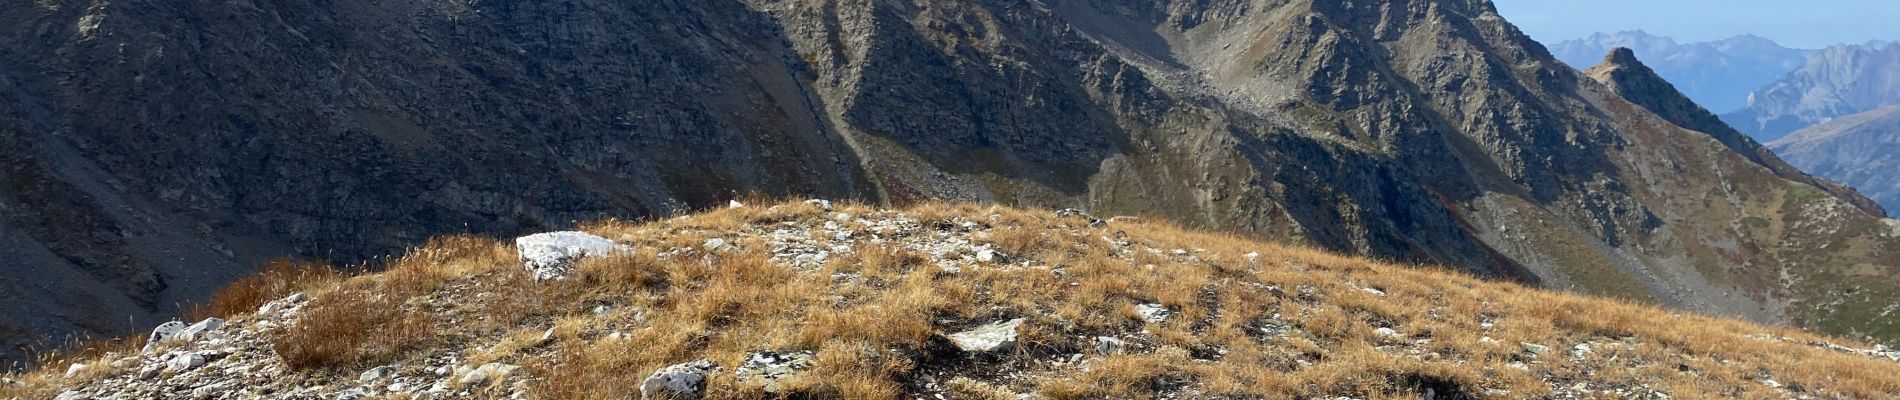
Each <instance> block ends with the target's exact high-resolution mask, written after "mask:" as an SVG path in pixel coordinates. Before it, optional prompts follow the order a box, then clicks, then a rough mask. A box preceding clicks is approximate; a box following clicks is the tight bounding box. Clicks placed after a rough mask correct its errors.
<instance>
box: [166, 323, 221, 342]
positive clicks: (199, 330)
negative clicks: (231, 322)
mask: <svg viewBox="0 0 1900 400" xmlns="http://www.w3.org/2000/svg"><path fill="white" fill-rule="evenodd" d="M223 327H224V319H222V318H217V317H212V318H205V320H203V321H198V323H196V324H191V326H187V327H185V329H181V330H179V331H178V335H177V336H176V337H177V338H178V340H181V341H185V342H192V341H196V340H199V339H204V338H205V337H204V336H205V334H206V333H210V332H212V331H216V330H218V329H219V328H223Z"/></svg>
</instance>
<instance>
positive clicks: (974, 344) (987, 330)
mask: <svg viewBox="0 0 1900 400" xmlns="http://www.w3.org/2000/svg"><path fill="white" fill-rule="evenodd" d="M1024 321H1025V319H1022V318H1017V319H1012V320H1008V321H1002V322H996V323H991V324H988V325H983V326H979V327H976V328H974V329H970V330H967V331H963V332H957V333H953V334H950V335H949V336H948V337H949V339H950V342H951V343H954V344H956V345H957V348H958V349H962V350H963V351H967V352H971V353H986V352H991V351H996V350H998V349H1002V348H1004V347H1008V346H1009V345H1011V344H1014V343H1016V335H1017V329H1018V328H1021V327H1022V325H1023V322H1024Z"/></svg>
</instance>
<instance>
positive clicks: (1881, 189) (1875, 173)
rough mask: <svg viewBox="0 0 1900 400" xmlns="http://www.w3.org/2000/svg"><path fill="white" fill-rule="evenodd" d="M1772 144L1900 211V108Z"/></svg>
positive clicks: (1799, 161) (1777, 150)
mask: <svg viewBox="0 0 1900 400" xmlns="http://www.w3.org/2000/svg"><path fill="white" fill-rule="evenodd" d="M1768 145H1769V146H1770V147H1772V148H1774V150H1775V153H1776V154H1780V155H1781V156H1782V157H1783V158H1786V159H1787V160H1788V162H1789V163H1793V164H1794V165H1797V166H1800V167H1801V169H1802V170H1806V171H1813V172H1814V174H1816V175H1820V176H1824V177H1827V178H1828V179H1834V180H1838V181H1840V182H1842V183H1846V184H1848V185H1852V186H1854V187H1855V188H1859V189H1860V190H1861V191H1863V192H1865V193H1867V196H1868V197H1872V198H1873V199H1874V200H1876V201H1879V202H1880V203H1881V204H1883V205H1885V206H1886V207H1887V208H1888V209H1890V210H1891V209H1900V173H1896V171H1900V106H1887V107H1882V108H1878V109H1874V110H1873V111H1868V112H1864V113H1860V114H1854V115H1849V116H1845V117H1840V118H1835V119H1834V120H1832V121H1829V122H1827V123H1824V124H1820V125H1816V126H1814V127H1810V128H1807V129H1802V130H1800V131H1798V132H1795V133H1793V134H1790V135H1788V136H1787V137H1783V138H1781V140H1776V141H1775V142H1773V143H1769V144H1768Z"/></svg>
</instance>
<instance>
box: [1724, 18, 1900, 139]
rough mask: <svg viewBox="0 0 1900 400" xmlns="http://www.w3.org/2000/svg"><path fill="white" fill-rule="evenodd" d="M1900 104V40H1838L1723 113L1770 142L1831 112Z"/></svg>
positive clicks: (1835, 115) (1831, 115)
mask: <svg viewBox="0 0 1900 400" xmlns="http://www.w3.org/2000/svg"><path fill="white" fill-rule="evenodd" d="M1896 104H1900V44H1896V43H1886V42H1871V43H1867V44H1862V45H1851V44H1844V45H1837V46H1834V47H1829V48H1827V49H1823V50H1820V51H1816V52H1814V54H1811V55H1809V56H1808V61H1807V62H1806V63H1805V64H1803V65H1802V66H1801V69H1798V70H1795V71H1794V72H1792V73H1789V74H1788V76H1785V77H1782V78H1781V79H1780V80H1777V81H1775V82H1774V83H1771V84H1769V85H1768V86H1764V87H1762V88H1761V89H1758V90H1756V91H1755V92H1754V93H1753V94H1750V95H1749V97H1748V108H1745V109H1742V110H1740V111H1736V112H1734V113H1730V114H1726V115H1723V116H1722V119H1724V120H1726V121H1728V122H1729V123H1730V124H1733V125H1735V127H1736V128H1737V129H1741V130H1742V132H1747V133H1748V134H1749V135H1752V136H1754V137H1755V138H1756V139H1760V140H1762V141H1766V142H1771V141H1775V140H1776V139H1780V138H1781V137H1782V136H1786V135H1787V134H1789V133H1792V132H1794V131H1798V130H1801V129H1804V128H1807V127H1810V126H1814V125H1817V124H1820V123H1823V122H1827V121H1829V120H1832V119H1834V118H1838V117H1844V116H1848V115H1853V114H1858V113H1862V112H1866V111H1869V110H1873V109H1875V108H1880V107H1883V106H1889V105H1896Z"/></svg>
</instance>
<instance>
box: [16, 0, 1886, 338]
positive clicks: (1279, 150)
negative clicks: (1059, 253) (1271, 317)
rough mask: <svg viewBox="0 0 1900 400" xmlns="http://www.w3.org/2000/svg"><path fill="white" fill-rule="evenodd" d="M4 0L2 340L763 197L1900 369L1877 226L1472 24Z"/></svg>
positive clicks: (927, 9)
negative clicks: (1285, 265) (1281, 261)
mask: <svg viewBox="0 0 1900 400" xmlns="http://www.w3.org/2000/svg"><path fill="white" fill-rule="evenodd" d="M4 1H6V2H5V3H0V6H3V7H4V8H5V9H8V10H21V12H11V13H6V15H0V26H5V27H6V28H4V29H6V31H5V32H4V36H0V87H4V88H7V90H6V91H5V92H4V94H5V95H6V97H0V99H4V101H0V140H4V141H6V143H8V144H9V148H20V149H31V151H24V152H9V153H7V154H0V165H4V166H6V168H5V169H0V173H4V174H5V176H4V177H3V179H0V182H4V183H6V184H9V185H12V186H11V187H12V188H13V190H10V191H7V192H4V194H0V216H4V217H5V218H6V219H5V220H4V223H0V228H4V229H3V231H4V233H5V234H6V235H8V236H7V238H8V239H7V240H6V241H4V242H0V253H4V254H7V255H9V256H10V257H9V258H8V259H9V260H10V261H9V262H7V263H5V264H0V267H4V268H5V269H4V270H0V272H4V273H3V274H0V276H4V277H5V279H3V280H0V285H5V286H4V287H5V288H6V290H7V292H9V293H19V294H21V295H17V296H7V297H5V298H0V308H3V309H5V310H8V311H17V312H9V313H8V315H14V316H17V317H12V319H9V320H6V321H0V323H3V324H4V325H5V326H4V329H0V340H5V341H6V342H8V343H10V344H13V345H18V344H20V343H25V342H30V341H31V339H30V338H31V337H32V336H33V335H37V334H62V333H78V332H106V331H115V330H116V331H123V330H127V329H132V327H133V326H149V325H152V324H154V323H156V322H159V321H160V320H162V319H164V318H165V316H167V315H171V314H173V313H174V311H175V309H174V307H175V305H176V304H180V303H183V302H188V301H190V300H192V299H200V298H203V296H205V295H206V294H208V293H209V292H210V291H211V290H212V288H213V287H216V286H217V284H219V283H222V282H225V281H229V280H231V279H234V278H235V277H237V276H240V275H242V273H243V271H245V270H247V269H249V268H251V267H250V266H251V265H255V263H256V262H258V261H262V260H266V259H269V258H272V257H276V256H280V255H283V254H294V255H299V256H302V257H306V258H319V259H330V260H333V261H338V262H343V263H350V262H356V261H358V260H364V259H374V258H376V257H378V256H382V255H388V254H394V253H396V252H398V251H400V249H403V248H406V247H408V246H413V245H415V244H417V243H420V242H421V241H423V240H424V239H425V238H427V237H430V236H433V235H436V234H443V233H475V234H485V235H494V236H514V235H518V234H523V233H529V232H535V231H544V230H550V229H557V228H560V227H563V226H566V225H570V224H571V223H572V221H577V220H588V219H595V218H602V217H613V216H621V217H639V216H657V215H668V214H670V213H673V212H675V211H674V210H681V209H693V208H700V207H706V206H712V205H719V204H724V202H726V201H727V200H730V199H731V198H732V197H733V193H735V192H747V191H758V192H762V193H766V194H776V195H793V194H797V195H808V196H816V197H826V198H837V199H857V200H864V201H874V202H880V203H888V204H906V203H911V202H917V201H923V200H929V199H954V200H964V201H980V202H994V203H1005V204H1022V205H1035V206H1049V207H1078V208H1086V209H1090V210H1095V211H1098V212H1103V213H1112V214H1125V215H1144V216H1148V217H1151V218H1166V219H1171V220H1176V221H1181V222H1182V223H1184V224H1188V225H1190V226H1196V227H1204V228H1210V229H1218V230H1224V231H1231V232H1241V233H1244V234H1248V235H1257V236H1262V237H1273V238H1280V239H1282V240H1289V241H1295V242H1300V243H1307V244H1311V245H1315V246H1320V247H1322V248H1325V249H1329V250H1333V251H1339V252H1344V253H1351V254H1359V255H1365V256H1371V257H1379V258H1385V259H1393V260H1404V261H1407V262H1416V263H1429V264H1439V265H1450V266H1454V267H1456V268H1459V269H1460V270H1463V271H1468V272H1470V273H1473V274H1476V275H1480V276H1486V277H1491V278H1495V279H1507V280H1516V281H1521V282H1527V283H1535V284H1541V285H1545V286H1547V287H1551V288H1558V289H1567V290H1576V291H1581V292H1587V293H1595V294H1602V295H1607V296H1616V297H1622V298H1629V299H1636V300H1640V301H1645V302H1651V303H1655V304H1663V305H1668V306H1672V307H1678V308H1683V309H1693V310H1701V311H1707V312H1711V313H1717V314H1723V315H1732V316H1741V317H1747V318H1750V319H1753V320H1757V321H1762V322H1771V323H1793V324H1798V325H1801V326H1807V327H1813V328H1816V329H1821V330H1825V331H1828V332H1836V333H1842V334H1850V335H1869V336H1875V337H1883V338H1887V337H1900V330H1897V329H1900V326H1896V325H1894V324H1895V321H1893V320H1891V319H1882V318H1875V317H1874V316H1877V315H1882V313H1883V310H1890V309H1891V307H1892V305H1893V304H1892V299H1896V298H1900V295H1896V294H1900V292H1896V290H1897V289H1896V287H1900V285H1894V284H1891V283H1887V282H1891V280H1890V279H1885V278H1886V277H1890V276H1892V275H1893V273H1894V272H1895V269H1896V268H1900V266H1896V265H1895V263H1896V262H1900V261H1896V260H1900V256H1895V254H1896V252H1900V248H1897V247H1896V245H1894V243H1895V241H1896V240H1900V239H1897V238H1895V237H1894V235H1893V234H1892V232H1890V230H1889V229H1888V228H1887V227H1886V226H1885V225H1884V224H1883V223H1881V222H1880V218H1879V215H1878V214H1877V213H1874V212H1870V211H1869V209H1868V208H1866V207H1864V203H1865V202H1863V201H1861V199H1860V198H1858V196H1849V195H1847V194H1844V192H1842V191H1838V190H1833V189H1831V188H1828V187H1824V186H1821V185H1818V184H1817V183H1816V181H1814V180H1812V179H1811V178H1808V177H1806V176H1805V175H1802V174H1795V173H1790V172H1789V171H1786V170H1784V169H1781V168H1780V167H1779V166H1777V164H1776V162H1774V161H1773V160H1772V155H1761V154H1747V153H1738V152H1737V150H1736V149H1737V148H1738V147H1737V146H1738V144H1737V143H1729V142H1724V141H1723V140H1721V138H1720V137H1719V136H1721V135H1720V133H1719V132H1716V133H1711V132H1702V131H1697V130H1694V129H1693V128H1690V129H1685V126H1683V125H1678V123H1687V122H1680V121H1672V120H1671V118H1669V117H1668V116H1667V115H1664V114H1666V113H1662V112H1660V111H1656V110H1651V109H1649V108H1646V107H1645V106H1644V105H1641V104H1638V103H1637V102H1632V101H1631V100H1630V99H1642V98H1670V97H1672V96H1674V97H1680V95H1679V94H1677V93H1674V92H1673V89H1668V90H1667V91H1665V89H1666V88H1662V87H1651V88H1647V89H1644V90H1654V91H1661V92H1655V93H1649V92H1644V93H1635V92H1618V91H1616V90H1614V89H1612V88H1611V87H1610V86H1606V85H1605V84H1603V83H1601V82H1598V81H1596V80H1593V79H1590V77H1588V76H1586V75H1584V74H1582V73H1580V72H1579V71H1576V70H1574V69H1572V68H1569V67H1566V66H1564V65H1562V64H1561V63H1559V62H1557V61H1556V59H1554V58H1553V57H1551V55H1550V54H1549V53H1548V52H1547V51H1546V50H1545V48H1544V47H1543V46H1541V45H1539V44H1537V43H1535V42H1533V41H1531V40H1530V39H1529V38H1528V37H1526V36H1524V35H1523V34H1522V33H1521V32H1519V31H1518V30H1517V29H1516V28H1515V27H1513V26H1512V25H1511V24H1510V23H1509V22H1507V21H1505V20H1504V19H1503V18H1502V17H1500V16H1499V15H1498V14H1497V12H1496V10H1495V8H1494V7H1492V6H1491V4H1490V3H1489V2H1487V1H1479V0H1432V1H1426V0H1389V1H1374V2H1331V1H1310V0H1298V1H1290V2H1288V1H1265V0H1262V1H1241V2H1215V3H1209V2H1199V1H1186V0H1181V1H1169V2H1161V3H1155V2H1137V1H1126V0H1077V1H1066V0H1065V1H1060V2H1031V3H1021V2H1006V1H988V0H974V1H952V2H941V1H897V2H889V1H886V2H866V1H820V0H747V1H730V0H721V1H679V0H660V1H644V2H611V1H600V0H577V1H573V2H561V3H522V4H514V3H508V4H500V3H468V4H461V3H457V4H447V3H430V2H410V1H397V2H386V1H359V0H342V1H338V2H335V3H332V4H325V5H321V6H319V5H311V4H304V3H292V2H278V1H251V2H243V3H239V4H234V5H224V4H218V5H211V4H199V3H168V2H157V1H150V0H115V1H112V2H110V3H109V4H108V3H102V2H91V3H88V2H80V1H76V0H46V1H26V0H4ZM1712 134H1713V135H1714V136H1712ZM14 145H17V147H15V146H14ZM1844 288H1851V290H1846V289H1844ZM128 314H129V315H131V316H133V318H131V322H121V321H126V320H127V318H125V317H126V316H127V315H128ZM9 347H10V348H12V346H9Z"/></svg>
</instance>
